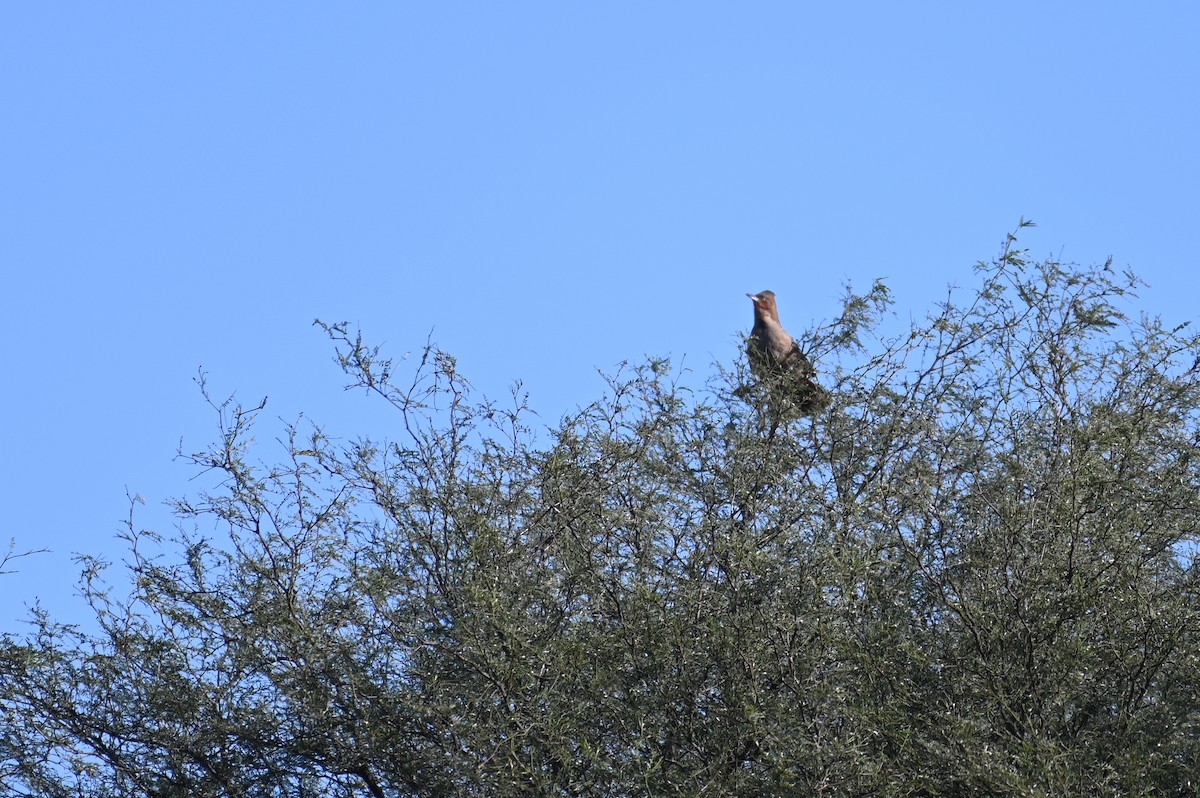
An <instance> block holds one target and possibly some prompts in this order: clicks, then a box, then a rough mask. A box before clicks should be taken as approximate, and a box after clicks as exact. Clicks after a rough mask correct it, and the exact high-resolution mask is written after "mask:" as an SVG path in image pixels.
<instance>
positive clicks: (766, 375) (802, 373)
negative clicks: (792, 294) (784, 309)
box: [746, 291, 831, 416]
mask: <svg viewBox="0 0 1200 798" xmlns="http://www.w3.org/2000/svg"><path fill="white" fill-rule="evenodd" d="M746 296H748V297H750V300H751V301H752V302H754V327H753V328H751V330H750V338H749V340H748V341H747V345H746V354H747V355H748V356H749V358H750V370H751V371H753V372H754V374H755V376H757V377H758V378H759V380H761V381H762V382H763V383H764V384H765V385H766V386H767V389H768V391H769V394H768V403H769V406H770V407H771V408H772V411H773V412H774V413H775V414H777V415H782V414H783V413H784V412H785V411H786V410H788V409H793V411H794V412H795V413H797V414H799V415H802V416H812V415H816V414H817V413H819V412H821V411H822V410H824V409H825V408H826V407H828V406H829V401H830V399H831V397H830V395H829V391H827V390H825V389H824V388H822V387H821V386H820V385H818V384H817V383H816V379H815V378H816V376H817V371H816V369H814V368H813V365H812V363H811V362H810V361H809V359H808V357H807V356H806V355H805V354H804V353H803V352H801V351H800V345H799V344H798V343H796V339H795V338H793V337H792V336H791V335H790V334H788V331H787V330H785V329H783V325H782V324H780V323H779V308H778V306H777V305H776V304H775V292H774V291H759V292H758V293H757V294H746Z"/></svg>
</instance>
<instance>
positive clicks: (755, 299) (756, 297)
mask: <svg viewBox="0 0 1200 798" xmlns="http://www.w3.org/2000/svg"><path fill="white" fill-rule="evenodd" d="M746 296H748V297H750V298H751V299H753V300H754V301H755V302H757V301H758V294H746Z"/></svg>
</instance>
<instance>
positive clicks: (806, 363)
mask: <svg viewBox="0 0 1200 798" xmlns="http://www.w3.org/2000/svg"><path fill="white" fill-rule="evenodd" d="M779 365H781V366H783V367H784V368H785V369H786V370H787V371H790V372H793V373H796V374H800V375H802V376H804V377H808V378H809V379H812V378H813V377H815V376H817V370H816V369H815V368H813V364H812V361H811V360H809V359H808V355H806V354H804V352H803V351H801V349H800V344H798V343H796V341H795V340H793V341H792V348H791V349H790V350H788V353H787V354H786V355H784V356H783V360H781V361H780V363H779Z"/></svg>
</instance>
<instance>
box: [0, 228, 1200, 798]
mask: <svg viewBox="0 0 1200 798" xmlns="http://www.w3.org/2000/svg"><path fill="white" fill-rule="evenodd" d="M1029 224H1031V223H1027V222H1024V221H1022V223H1021V226H1022V227H1024V226H1028V225H1029ZM1019 229H1020V228H1018V230H1019ZM1016 244H1017V238H1016V235H1015V234H1013V235H1010V236H1009V237H1008V239H1007V241H1006V242H1005V243H1004V245H1003V247H1002V249H1001V252H1000V253H999V255H998V256H997V257H996V258H995V259H994V260H993V261H991V262H989V263H986V264H981V265H980V267H979V268H978V269H977V275H978V278H979V284H978V285H977V286H976V288H975V289H974V290H973V291H965V292H964V291H959V290H953V291H951V292H950V293H949V294H948V295H947V296H946V297H945V298H944V299H943V301H941V302H940V303H938V304H937V305H935V307H934V308H933V310H931V312H930V313H929V314H928V316H927V317H926V318H925V319H923V320H922V321H920V322H918V323H914V324H912V325H911V327H910V328H909V329H908V330H907V331H904V332H901V333H899V334H896V333H895V331H894V330H893V331H889V332H888V333H887V336H890V337H887V336H885V335H884V334H883V332H882V330H883V329H884V328H886V327H889V326H890V325H892V324H894V322H893V320H892V319H891V317H890V316H889V312H890V307H891V301H892V300H891V297H890V295H889V292H888V290H887V288H886V286H885V285H884V284H883V283H882V282H876V283H875V284H874V285H873V286H872V288H871V289H870V290H869V291H868V292H867V293H866V294H864V295H862V296H858V295H855V294H853V293H852V292H849V291H848V294H847V297H846V299H845V303H844V307H843V310H842V312H841V314H840V315H839V317H838V318H837V319H836V320H834V321H833V322H831V323H830V324H828V325H825V326H820V327H817V328H816V329H814V330H811V331H809V333H808V335H807V336H804V339H805V351H807V352H810V353H812V354H813V357H814V359H816V360H817V361H818V364H819V366H820V368H821V371H822V375H823V379H824V382H825V384H827V385H829V386H830V389H831V400H832V402H831V406H830V407H829V409H828V410H826V411H825V412H822V413H819V414H817V415H816V416H814V417H813V418H810V419H809V418H806V419H803V420H798V419H788V418H786V417H781V418H780V421H779V424H778V425H777V426H776V427H774V428H772V429H767V427H766V426H765V425H764V424H763V423H762V418H761V416H760V412H759V409H760V404H761V399H762V397H761V396H758V395H756V393H755V391H754V390H753V389H752V388H748V385H749V384H750V382H751V381H750V380H749V374H748V371H747V366H746V364H745V363H744V362H739V363H736V364H733V365H731V366H729V367H728V368H721V367H718V369H717V373H716V374H715V375H714V376H713V377H711V378H710V379H709V380H708V382H707V383H703V384H690V383H689V380H690V379H692V377H691V375H689V374H688V373H686V372H680V371H677V370H675V369H673V368H672V367H671V365H670V363H669V362H668V361H665V360H662V359H652V360H649V361H647V362H646V363H644V364H633V365H629V364H626V365H625V366H623V367H622V368H621V369H619V370H618V371H617V372H616V373H614V374H611V375H608V376H607V390H606V391H605V393H604V394H603V395H602V396H601V397H599V398H597V399H596V400H595V401H594V402H592V403H590V404H588V405H587V406H585V407H584V408H583V409H582V410H580V411H579V412H577V413H575V414H574V415H572V416H570V417H567V418H564V419H562V420H561V422H560V423H559V424H557V425H556V426H555V427H554V428H552V429H548V430H544V429H541V427H540V425H539V424H535V423H534V421H533V420H532V419H531V417H530V414H531V412H532V411H530V410H529V408H528V407H527V406H526V404H525V400H524V397H523V395H522V394H521V392H520V390H519V387H518V388H515V389H514V391H513V393H512V399H511V402H509V403H505V404H503V405H501V404H498V403H496V402H492V401H488V400H486V399H482V398H479V397H478V396H477V395H476V394H475V393H474V392H473V389H472V388H471V386H470V383H469V382H468V381H467V380H466V379H465V377H464V376H463V374H462V373H461V370H460V368H459V366H458V364H457V362H456V361H455V360H454V358H453V357H452V356H451V355H449V354H448V353H445V352H442V351H440V350H438V349H437V348H436V347H434V346H433V345H432V344H430V345H428V346H427V347H426V348H425V350H424V351H423V353H422V355H421V357H419V358H416V357H414V358H411V359H404V358H401V359H392V358H390V357H387V356H385V355H384V354H383V353H381V352H380V350H379V349H378V348H375V347H370V346H368V345H367V344H365V343H364V342H363V338H362V335H361V334H360V333H357V332H352V331H351V330H350V329H349V328H348V327H347V326H346V325H344V324H338V325H324V324H322V325H321V326H322V328H323V329H324V330H325V331H326V333H328V334H329V335H330V336H331V339H332V340H333V342H334V345H335V347H336V348H337V349H338V355H337V362H338V363H339V364H340V366H341V367H342V368H343V369H344V370H345V371H346V373H347V375H348V376H349V380H350V384H351V385H354V386H362V387H365V388H366V389H367V391H368V393H369V394H371V395H374V396H376V397H379V398H382V399H383V400H384V401H385V402H387V403H388V405H389V406H390V407H391V408H392V409H393V410H394V412H395V414H396V416H395V418H396V423H395V424H394V425H392V426H391V430H392V432H391V435H392V436H393V437H392V438H391V439H379V440H373V439H372V438H370V437H367V436H364V437H362V438H360V439H359V440H357V441H355V442H353V443H350V444H345V443H343V442H338V441H333V440H330V439H329V438H328V437H327V436H325V435H324V434H323V433H322V432H321V430H320V429H319V428H317V427H312V428H308V427H303V428H302V427H300V426H298V425H291V426H287V427H285V429H284V434H283V435H282V436H280V442H281V443H282V444H283V446H284V449H285V456H284V457H282V458H281V461H280V462H278V463H273V464H261V463H257V462H255V461H252V460H251V457H250V455H251V453H252V452H257V448H256V446H255V445H254V443H253V437H252V432H253V426H254V423H255V421H256V417H257V413H258V411H259V410H261V409H262V405H261V404H260V405H257V406H254V407H249V408H246V407H241V406H238V405H236V404H235V403H233V402H232V400H227V401H224V402H221V401H214V400H212V399H211V398H210V397H208V395H207V393H205V394H204V396H205V398H206V399H208V401H209V404H210V406H211V407H212V409H213V410H214V412H215V414H216V416H217V421H218V435H217V440H216V442H215V443H214V444H213V446H211V447H210V448H209V449H208V450H206V451H202V452H197V453H194V454H192V455H190V456H188V457H187V458H185V459H187V460H188V461H190V462H191V463H192V464H193V465H195V466H196V468H197V470H198V471H201V472H207V473H209V474H210V476H211V477H215V479H211V480H210V483H211V484H212V485H213V487H212V488H211V489H210V490H209V491H208V492H203V491H202V492H200V493H199V495H196V496H191V497H183V498H180V499H179V500H178V501H177V503H176V505H175V508H176V511H177V513H178V515H179V518H180V521H181V523H183V522H191V524H192V525H193V529H191V530H189V529H187V528H181V531H179V532H178V533H177V534H176V536H175V539H174V540H173V541H164V540H163V539H162V537H161V536H157V535H154V534H153V533H143V532H141V531H135V530H136V527H135V526H134V519H133V517H132V515H131V517H130V519H129V525H128V530H127V533H126V539H127V540H128V542H129V544H130V552H129V555H128V568H129V572H128V575H127V576H128V584H127V585H126V584H121V589H120V590H119V591H117V592H118V593H120V594H122V600H120V601H118V600H116V599H113V598H110V597H109V596H108V594H107V593H106V587H105V583H104V581H103V578H102V576H103V574H104V567H105V566H104V564H103V563H101V562H99V561H98V560H95V559H89V560H87V561H86V565H87V567H88V569H89V573H88V578H87V580H86V581H85V582H84V586H83V589H84V590H85V593H86V595H87V597H88V599H89V601H91V602H92V605H93V607H95V608H96V612H97V619H98V621H99V625H98V630H97V631H96V632H95V633H93V634H88V633H85V632H83V631H81V630H78V629H72V628H68V627H64V626H61V625H58V624H56V623H55V622H54V621H53V619H51V618H48V617H46V616H45V615H44V614H35V615H34V617H33V618H32V621H33V624H34V627H33V628H34V632H33V633H32V634H31V635H30V636H29V637H28V638H27V639H25V640H15V639H11V638H6V639H4V640H3V641H0V644H2V646H3V649H2V651H0V654H2V656H0V785H3V787H4V791H5V792H6V793H12V794H15V795H57V794H80V793H83V794H89V795H122V796H126V795H132V796H137V795H144V796H159V795H174V794H179V795H184V794H186V795H190V796H209V795H211V796H234V795H237V796H243V795H245V796H258V795H263V796H265V795H280V794H287V795H310V796H350V795H370V796H401V795H414V796H415V795H447V796H450V795H454V796H466V795H489V796H491V795H513V796H518V795H520V796H527V795H629V796H633V795H681V796H682V795H688V796H691V795H705V794H710V795H756V796H757V795H768V796H769V795H810V794H811V795H836V796H889V795H891V796H913V795H1084V794H1086V795H1089V796H1096V795H1099V796H1103V795H1112V796H1117V795H1129V794H1180V795H1183V794H1189V793H1188V792H1187V790H1188V789H1191V788H1190V787H1187V786H1185V785H1187V784H1188V783H1189V782H1188V779H1191V778H1194V773H1195V768H1196V764H1197V762H1198V761H1200V747H1198V743H1197V740H1198V739H1200V735H1197V733H1196V732H1197V731H1198V730H1197V728H1196V718H1195V706H1196V705H1197V702H1198V700H1200V677H1197V675H1196V674H1197V673H1200V668H1198V667H1197V664H1198V663H1200V604H1198V602H1197V596H1198V595H1200V584H1198V579H1200V569H1197V567H1196V563H1195V558H1194V557H1195V555H1194V553H1195V550H1196V545H1197V540H1196V536H1197V531H1196V529H1197V528H1196V523H1195V519H1196V517H1197V510H1198V503H1197V502H1198V499H1197V497H1198V496H1200V465H1198V464H1200V451H1197V446H1198V442H1200V429H1198V427H1197V420H1198V419H1200V412H1198V410H1200V379H1198V377H1200V366H1198V365H1197V363H1198V362H1200V361H1197V358H1196V352H1197V351H1200V339H1197V337H1196V336H1191V335H1189V334H1188V333H1187V329H1188V328H1187V326H1186V325H1175V326H1165V325H1163V324H1162V323H1161V322H1160V321H1158V320H1157V319H1154V318H1152V317H1151V318H1142V319H1141V320H1140V321H1138V322H1133V321H1131V313H1130V311H1129V308H1128V305H1129V303H1130V302H1131V300H1132V298H1133V297H1134V290H1135V288H1136V286H1137V280H1136V278H1134V277H1133V276H1132V275H1128V274H1126V275H1121V276H1118V275H1115V274H1114V272H1113V270H1112V268H1111V264H1104V265H1103V266H1101V267H1097V268H1089V267H1078V266H1074V265H1071V264H1062V263H1059V262H1056V261H1053V260H1047V261H1044V262H1034V261H1031V260H1030V259H1029V258H1028V253H1026V252H1025V251H1024V250H1020V249H1018V248H1017V247H1016ZM200 382H201V387H202V390H203V388H204V385H203V378H201V381H200ZM214 521H215V522H218V523H215V524H214V523H212V522H214ZM198 530H203V534H201V532H200V531H198ZM171 544H173V545H174V548H171ZM164 547H165V548H164ZM11 556H15V555H10V557H11ZM125 593H128V596H127V597H125V596H124V594H125Z"/></svg>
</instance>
